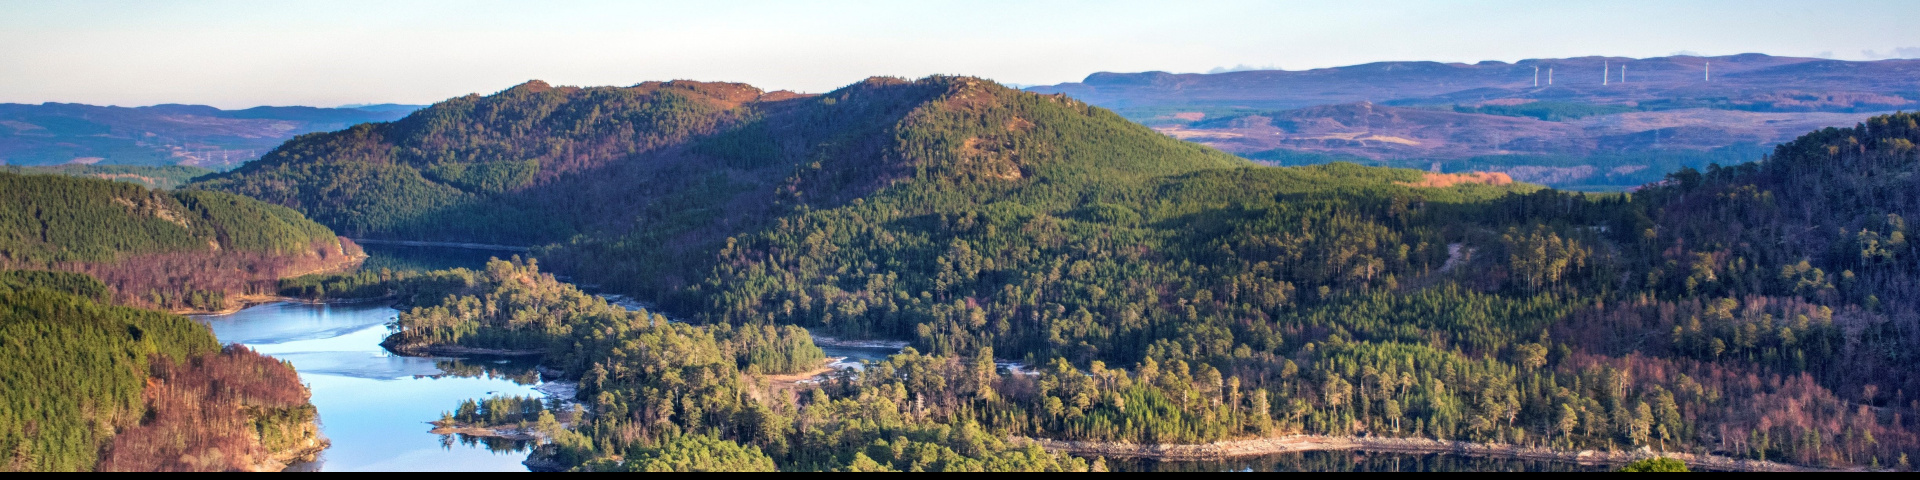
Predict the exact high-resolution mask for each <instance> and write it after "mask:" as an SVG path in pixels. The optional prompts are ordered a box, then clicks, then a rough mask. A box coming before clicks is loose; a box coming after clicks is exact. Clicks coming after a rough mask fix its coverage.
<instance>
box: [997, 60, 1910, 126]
mask: <svg viewBox="0 0 1920 480" xmlns="http://www.w3.org/2000/svg"><path fill="white" fill-rule="evenodd" d="M1535 67H1538V68H1539V70H1538V72H1539V76H1538V81H1539V83H1538V86H1537V87H1536V86H1535V85H1534V80H1535V78H1536V77H1535V76H1534V72H1535V70H1534V68H1535ZM1623 69H1624V70H1623ZM1709 73H1710V74H1711V75H1710V76H1709ZM1622 75H1625V79H1624V80H1622V77H1621V76H1622ZM1916 75H1920V60H1881V61H1872V62H1857V61H1844V60H1827V59H1818V58H1800V57H1776V56H1771V55H1763V54H1754V53H1750V54H1741V55H1729V56H1719V57H1697V56H1672V57H1655V58H1644V59H1635V58H1627V57H1578V58H1564V59H1529V60H1521V61H1519V62H1515V63H1506V62H1500V61H1484V62H1479V63H1474V64H1465V63H1440V62H1377V63H1368V64H1362V65H1353V66H1347V67H1333V68H1321V69H1312V70H1301V71H1285V70H1250V71H1240V72H1226V73H1217V74H1198V73H1187V74H1173V73H1167V72H1143V73H1113V72H1100V73H1094V74H1092V75H1088V76H1087V78H1086V80H1083V81H1081V82H1078V83H1063V84H1059V85H1051V86H1039V87H1031V88H1028V89H1027V90H1029V91H1033V92H1038V93H1065V94H1068V95H1072V96H1074V98H1079V99H1081V100H1085V101H1087V102H1089V103H1093V104H1095V105H1101V106H1106V107H1109V108H1116V109H1119V110H1121V112H1122V113H1123V114H1128V113H1130V112H1128V111H1127V110H1128V109H1137V108H1144V107H1156V106H1212V107H1228V106H1232V107H1241V108H1248V109H1258V110H1286V109H1295V108H1302V107H1309V106H1314V105H1326V104H1336V103H1354V102H1363V101H1365V102H1373V103H1382V104H1389V105H1415V104H1451V103H1474V102H1484V101H1490V100H1496V99H1531V100H1555V101H1573V100H1578V101H1584V102H1588V103H1625V102H1631V101H1645V100H1657V99H1664V98H1674V97H1687V98H1696V97H1717V98H1725V100H1726V101H1727V102H1728V104H1729V105H1730V106H1732V107H1735V108H1738V109H1750V110H1756V111H1848V112H1853V111H1880V110H1891V109H1895V108H1899V107H1902V106H1910V105H1913V104H1914V103H1915V101H1916V99H1920V83H1916V80H1915V78H1916ZM1549 76H1551V78H1549ZM1603 77H1605V78H1607V80H1605V81H1604V84H1603V80H1602V78H1603ZM1602 87H1605V88H1602ZM1796 92H1797V93H1796ZM1815 95H1818V98H1812V97H1813V96H1815ZM1130 116H1131V115H1130Z"/></svg>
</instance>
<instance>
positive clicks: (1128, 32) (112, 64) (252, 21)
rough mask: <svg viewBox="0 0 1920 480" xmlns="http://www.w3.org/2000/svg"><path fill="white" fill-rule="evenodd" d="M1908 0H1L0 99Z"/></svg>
mask: <svg viewBox="0 0 1920 480" xmlns="http://www.w3.org/2000/svg"><path fill="white" fill-rule="evenodd" d="M1911 9H1912V5H1911V3H1910V0H1826V1H1818V2H1815V1H1807V0H1797V1H1781V0H1737V1H1708V0H1698V1H1688V0H1660V1H1641V0H1609V1H1605V2H1565V1H1538V0H1530V1H1504V0H1485V1H1399V2H1386V1H1370V0H1342V1H1331V0H1328V1H1313V2H1308V1H1264V2H1259V1H1205V0H1184V1H1177V2H1175V1H1164V0H1163V1H1124V0H1120V1H1044V0H1029V1H1007V2H996V1H985V0H972V1H936V0H910V1H899V0H893V1H781V2H763V1H737V2H726V1H718V0H713V1H685V0H681V1H675V2H657V3H655V2H640V1H585V0H578V1H568V0H541V1H536V2H529V1H505V2H495V1H480V0H464V1H409V0H381V1H360V0H328V1H324V2H320V1H314V2H301V1H258V0H255V1H177V2H169V1H158V0H150V1H125V2H121V1H84V0H80V1H58V2H54V1H42V0H0V103H7V102H13V103H40V102H74V103H89V104H97V105H121V106H139V105H153V104H159V103H189V104H206V105H213V106H217V107H221V108H245V107H252V106H258V105H312V106H337V105H342V104H366V103H415V104H424V103H431V102H434V101H439V100H443V99H446V98H451V97H456V96H460V95H465V94H468V93H480V94H487V93H492V92H496V91H499V90H502V89H505V88H507V87H510V86H512V85H515V84H518V83H521V82H525V81H527V80H531V79H540V80H545V81H547V82H548V83H552V84H556V85H582V86H585V85H632V84H636V83H640V82H643V81H649V80H674V79H692V80H707V81H734V82H745V83H750V84H753V85H755V86H758V87H761V88H764V89H767V90H782V89H785V90H795V91H801V92H824V91H828V90H832V89H834V88H838V87H840V86H843V85H847V84H850V83H853V82H856V81H859V80H860V79H863V78H866V77H869V76H876V75H891V76H904V77H920V76H925V75H930V74H961V75H974V76H980V77H985V78H989V79H993V80H996V81H1000V82H1002V83H1008V84H1019V85H1034V84H1053V83H1061V82H1073V81H1079V80H1080V79H1082V78H1085V77H1086V76H1087V74H1089V73H1094V72H1100V71H1113V72H1138V71H1151V70H1162V71H1171V72H1208V71H1220V70H1225V69H1234V68H1282V69H1288V70H1300V69H1309V68H1323V67H1333V66H1341V65H1352V64H1359V63H1367V62H1375V61H1388V60H1434V61H1447V62H1456V61H1457V62H1477V61H1481V60H1502V61H1515V60H1521V59H1527V58H1554V57H1572V56H1587V55H1609V56H1628V57H1654V56H1665V55H1671V54H1675V53H1681V52H1686V53H1694V54H1704V55H1731V54H1737V53H1748V52H1757V53H1767V54H1773V55H1790V56H1808V57H1829V58H1838V59H1846V60H1866V59H1881V58H1893V57H1920V28H1912V27H1911V26H1910V25H1908V24H1910V23H1912V22H1911V21H1910V20H1913V19H1915V18H1916V17H1914V16H1912V15H1910V14H1908V13H1905V12H1908V11H1910V10H1911Z"/></svg>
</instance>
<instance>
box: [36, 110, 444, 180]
mask: <svg viewBox="0 0 1920 480" xmlns="http://www.w3.org/2000/svg"><path fill="white" fill-rule="evenodd" d="M414 108H417V107H415V106H409V105H369V106H363V107H360V108H314V107H254V108H248V109H243V110H221V109H218V108H214V107H209V106H205V105H175V104H168V105H154V106H149V107H131V108H129V107H111V106H109V107H102V106H94V105H83V104H74V103H43V104H39V105H28V104H18V103H8V104H0V164H5V165H13V166H41V165H61V164H80V165H144V166H169V165H184V166H190V167H201V168H208V169H216V170H223V169H228V168H232V167H234V166H236V165H239V164H241V163H244V162H247V161H249V160H253V159H255V158H259V156H260V154H261V153H265V152H266V151H267V150H270V149H272V148H273V147H274V146H275V145H279V144H280V143H281V142H284V141H286V140H287V139H289V138H293V137H294V136H295V135H299V134H302V133H308V132H318V131H330V130H339V129H341V128H346V127H347V126H350V125H354V124H359V123H365V122H380V121H387V120H393V119H396V118H400V117H404V116H406V115H407V113H409V112H411V111H412V110H413V109H414Z"/></svg>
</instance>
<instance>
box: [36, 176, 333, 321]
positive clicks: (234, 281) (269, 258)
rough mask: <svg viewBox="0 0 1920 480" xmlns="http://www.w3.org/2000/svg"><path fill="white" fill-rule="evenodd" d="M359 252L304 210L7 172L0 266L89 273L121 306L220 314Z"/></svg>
mask: <svg viewBox="0 0 1920 480" xmlns="http://www.w3.org/2000/svg"><path fill="white" fill-rule="evenodd" d="M358 254H359V252H358V247H356V246H354V245H352V244H351V242H348V241H345V240H342V239H340V238H339V237H336V236H335V235H334V234H333V232H332V231H331V230H328V229H327V228H326V227H325V226H322V225H320V224H317V223H314V222H312V221H309V220H307V219H306V218H305V217H303V216H301V215H300V213H299V212H296V211H293V210H291V209H287V208H285V207H281V206H278V205H271V204H267V203H262V202H260V201H258V200H253V199H250V198H246V197H242V196H238V195H232V194H227V193H220V192H210V191H204V190H200V191H176V192H165V191H157V190H150V189H147V188H145V187H141V186H139V185H133V184H128V183H120V182H113V181H108V180H102V179H93V178H77V177H68V176H59V175H22V174H15V173H7V172H0V268H25V269H48V270H65V271H74V272H84V273H89V274H92V275H93V276H95V277H98V278H100V279H101V280H103V281H105V282H106V283H107V285H109V286H110V287H111V288H112V291H113V297H114V298H113V300H114V301H116V302H118V303H121V304H127V305H138V306H148V307H160V308H167V309H191V310H219V309H222V308H225V305H224V304H225V303H226V301H225V300H226V297H228V296H232V295H241V294H257V293H272V292H274V291H276V281H277V280H278V279H279V278H281V277H282V276H293V275H296V274H300V273H303V272H312V271H317V270H326V269H331V268H337V267H340V266H343V265H345V264H347V263H350V262H353V261H356V256H357V255H358Z"/></svg>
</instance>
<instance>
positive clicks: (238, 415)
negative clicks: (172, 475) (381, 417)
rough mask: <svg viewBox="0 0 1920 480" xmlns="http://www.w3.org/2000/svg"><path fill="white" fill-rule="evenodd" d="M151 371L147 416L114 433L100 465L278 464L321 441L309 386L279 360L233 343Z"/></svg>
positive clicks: (192, 467) (224, 467)
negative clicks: (133, 424) (219, 350)
mask: <svg viewBox="0 0 1920 480" xmlns="http://www.w3.org/2000/svg"><path fill="white" fill-rule="evenodd" d="M152 370H153V371H152V377H151V378H150V379H148V381H147V388H146V390H145V392H144V396H145V397H146V404H147V414H146V418H145V419H143V420H141V422H140V424H139V425H135V426H132V427H129V428H126V429H124V430H122V431H121V432H120V433H119V434H118V435H115V436H114V437H113V444H112V446H110V447H108V448H107V450H106V451H105V452H104V453H103V455H102V456H101V459H100V465H99V469H100V470H101V471H118V472H169V471H171V472H179V471H249V470H279V469H281V468H285V467H286V464H287V462H288V461H290V460H294V459H296V458H297V457H302V456H311V455H312V454H313V453H317V452H318V451H319V450H320V448H322V447H323V442H324V441H323V440H321V439H320V432H319V425H318V424H316V423H314V419H315V412H314V410H313V406H312V405H310V404H308V403H307V390H306V387H304V386H302V385H301V383H300V377H299V376H298V375H296V374H295V373H294V371H293V368H292V367H290V366H288V365H287V364H285V363H281V362H280V361H279V360H275V359H273V358H271V357H267V356H265V355H260V354H258V353H254V352H253V351H252V350H248V349H247V348H246V347H243V346H238V345H235V346H231V347H227V349H226V350H225V351H223V352H220V353H214V354H208V355H203V356H199V357H195V358H192V359H187V360H185V361H182V362H178V363H175V362H173V361H171V360H169V359H166V358H154V359H153V361H152Z"/></svg>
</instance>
